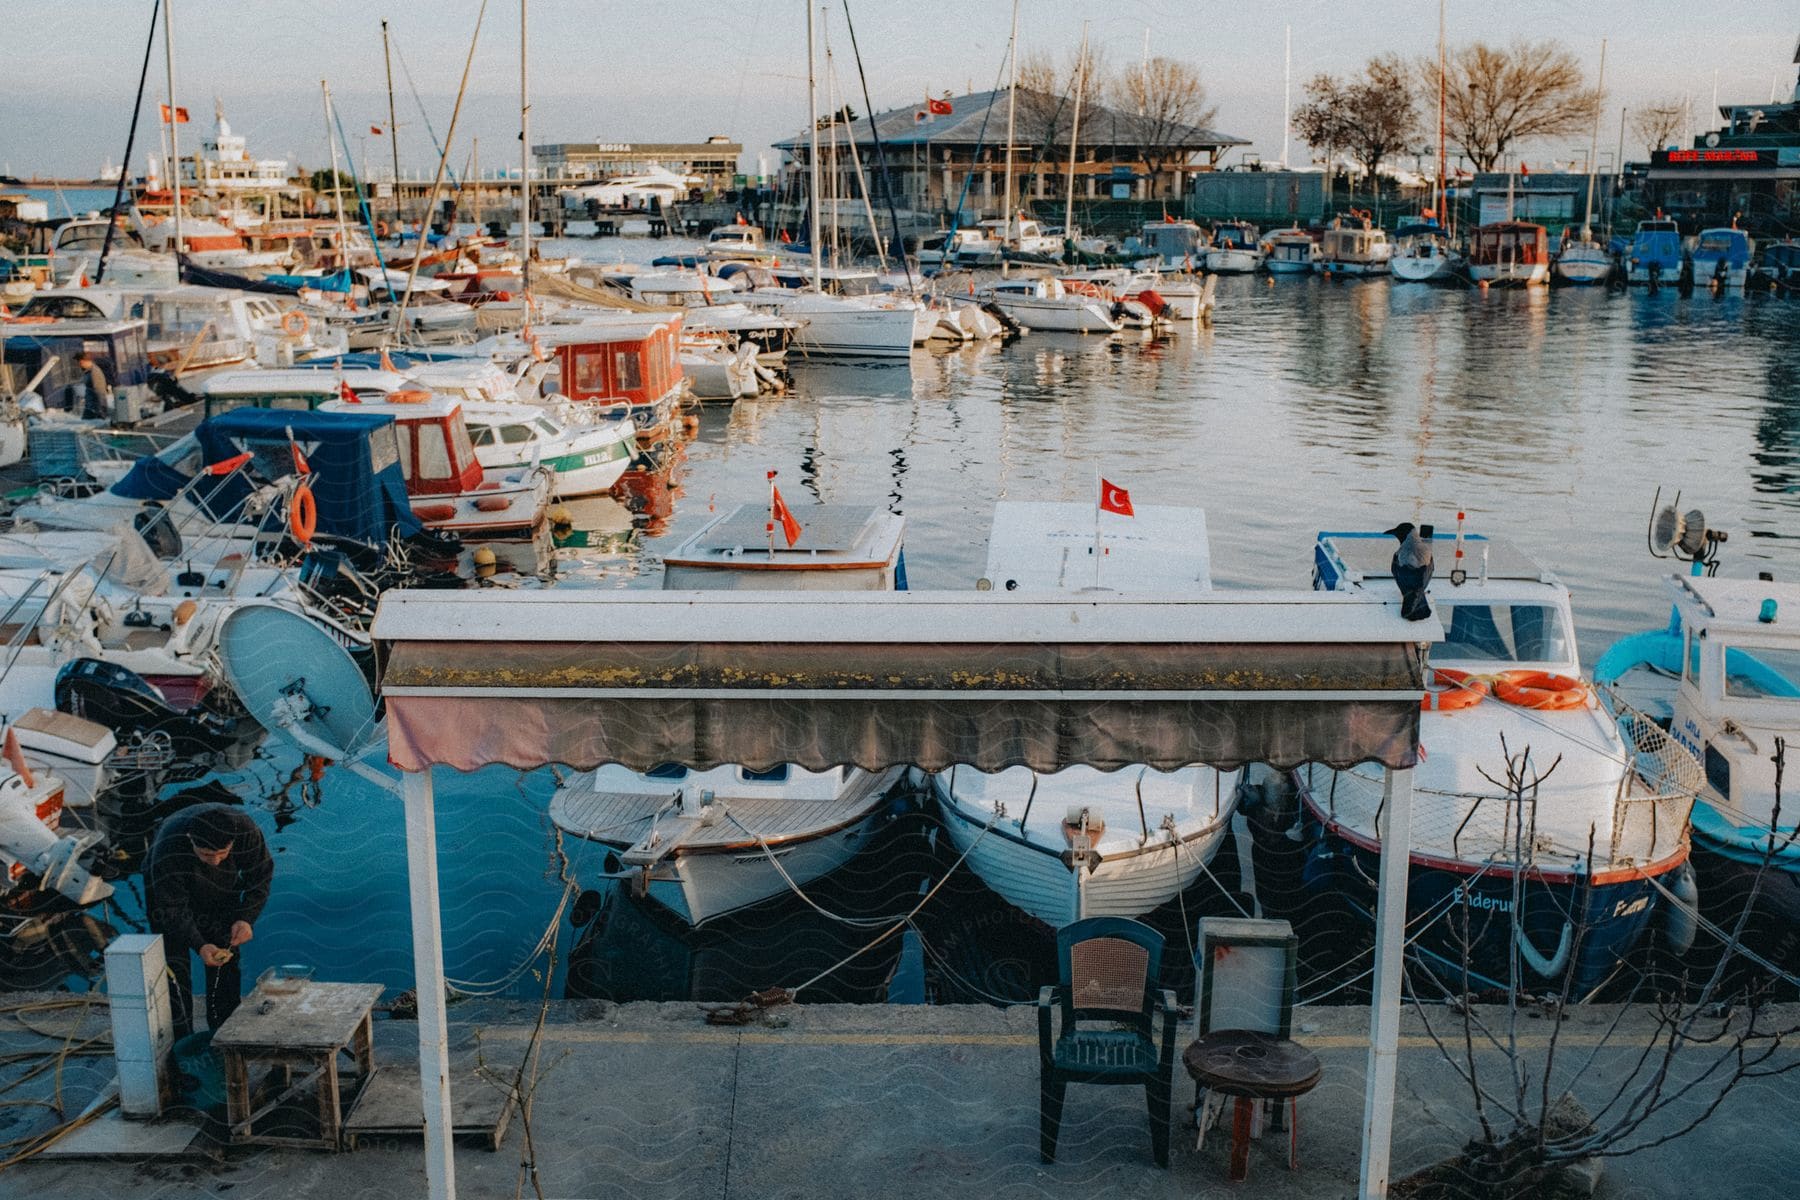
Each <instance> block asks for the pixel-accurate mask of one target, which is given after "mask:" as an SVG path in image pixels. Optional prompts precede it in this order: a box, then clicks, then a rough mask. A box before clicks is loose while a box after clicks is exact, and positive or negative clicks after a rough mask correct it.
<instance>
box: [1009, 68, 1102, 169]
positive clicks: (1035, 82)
mask: <svg viewBox="0 0 1800 1200" xmlns="http://www.w3.org/2000/svg"><path fill="white" fill-rule="evenodd" d="M1086 67H1087V82H1086V83H1085V84H1084V85H1083V88H1082V91H1083V93H1084V95H1085V97H1086V98H1085V99H1084V100H1083V103H1084V104H1092V103H1094V102H1095V101H1096V100H1098V99H1099V98H1100V97H1101V96H1104V95H1106V94H1107V93H1108V92H1110V91H1112V90H1113V87H1112V85H1111V84H1110V83H1109V82H1108V80H1109V79H1110V78H1111V69H1110V68H1109V67H1108V66H1107V62H1106V50H1105V47H1103V46H1094V45H1090V46H1089V47H1088V51H1087V63H1086ZM1081 69H1082V61H1081V52H1080V50H1070V51H1069V52H1068V53H1067V54H1065V55H1064V56H1063V57H1062V58H1061V59H1060V60H1058V59H1055V58H1052V57H1051V56H1050V55H1048V54H1046V53H1044V52H1042V51H1033V52H1032V53H1030V54H1027V55H1025V56H1024V57H1022V58H1020V59H1019V104H1018V130H1017V133H1016V136H1017V138H1018V141H1019V143H1020V144H1021V145H1030V146H1033V147H1035V148H1036V151H1037V152H1039V153H1041V152H1042V150H1043V148H1044V147H1045V146H1047V145H1055V144H1058V143H1060V144H1061V145H1063V146H1065V147H1066V146H1067V145H1068V142H1069V130H1070V128H1071V126H1072V124H1073V122H1074V118H1075V77H1076V75H1077V74H1079V73H1080V71H1081Z"/></svg>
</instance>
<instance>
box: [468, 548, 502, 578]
mask: <svg viewBox="0 0 1800 1200" xmlns="http://www.w3.org/2000/svg"><path fill="white" fill-rule="evenodd" d="M469 561H470V562H471V563H472V564H473V565H474V567H475V577H476V578H477V579H492V578H493V577H494V572H495V571H497V570H499V567H500V564H499V560H498V559H496V558H495V557H494V552H493V551H492V550H490V549H488V548H487V547H486V546H477V547H476V548H475V553H474V554H472V555H470V556H469Z"/></svg>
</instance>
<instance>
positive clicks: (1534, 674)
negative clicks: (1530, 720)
mask: <svg viewBox="0 0 1800 1200" xmlns="http://www.w3.org/2000/svg"><path fill="white" fill-rule="evenodd" d="M1494 695H1495V697H1497V698H1498V699H1501V700H1504V701H1506V703H1508V704H1511V705H1515V706H1517V707H1519V708H1541V709H1547V710H1549V711H1551V712H1557V711H1560V710H1563V709H1569V708H1581V707H1583V706H1584V705H1586V704H1587V701H1588V685H1587V684H1585V683H1583V682H1582V681H1581V680H1579V679H1576V678H1575V677H1574V676H1572V675H1557V674H1553V673H1552V672H1550V671H1502V672H1501V673H1500V674H1498V675H1496V676H1494Z"/></svg>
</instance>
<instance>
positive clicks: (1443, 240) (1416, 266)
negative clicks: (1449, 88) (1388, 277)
mask: <svg viewBox="0 0 1800 1200" xmlns="http://www.w3.org/2000/svg"><path fill="white" fill-rule="evenodd" d="M1463 266H1464V262H1463V258H1462V256H1461V255H1460V254H1458V253H1457V252H1456V248H1455V247H1454V246H1453V245H1452V244H1451V242H1450V239H1449V237H1448V236H1447V235H1446V234H1445V233H1444V229H1443V226H1441V225H1439V224H1438V223H1437V222H1436V221H1422V222H1414V223H1412V224H1410V225H1402V226H1401V227H1400V228H1399V229H1398V230H1397V231H1396V232H1395V235H1394V255H1393V257H1392V258H1390V259H1389V260H1388V271H1389V272H1390V273H1391V274H1392V275H1393V276H1394V278H1395V279H1398V280H1400V281H1401V282H1403V283H1447V282H1449V281H1450V280H1452V279H1455V278H1457V276H1458V274H1459V272H1460V271H1461V270H1462V268H1463Z"/></svg>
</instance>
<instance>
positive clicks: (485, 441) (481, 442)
mask: <svg viewBox="0 0 1800 1200" xmlns="http://www.w3.org/2000/svg"><path fill="white" fill-rule="evenodd" d="M469 443H470V444H471V445H474V446H492V445H494V431H493V430H492V429H491V428H489V427H488V426H486V425H474V424H471V425H470V426H469Z"/></svg>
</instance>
